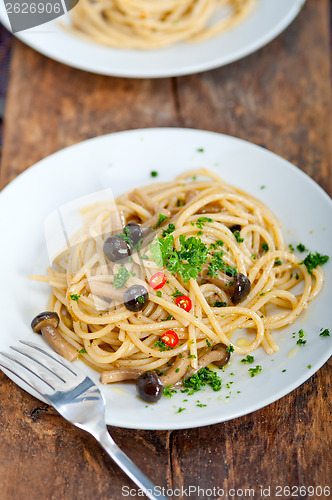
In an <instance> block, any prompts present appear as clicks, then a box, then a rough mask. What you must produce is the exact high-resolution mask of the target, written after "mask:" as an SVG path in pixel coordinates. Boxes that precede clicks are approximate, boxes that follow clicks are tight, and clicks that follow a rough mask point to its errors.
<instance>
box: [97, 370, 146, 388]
mask: <svg viewBox="0 0 332 500" xmlns="http://www.w3.org/2000/svg"><path fill="white" fill-rule="evenodd" d="M142 373H143V370H137V369H136V368H114V369H113V370H105V371H103V372H101V375H100V382H101V383H102V384H112V383H114V382H123V381H124V380H136V379H137V378H138V377H139V376H140V375H142Z"/></svg>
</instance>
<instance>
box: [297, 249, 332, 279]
mask: <svg viewBox="0 0 332 500" xmlns="http://www.w3.org/2000/svg"><path fill="white" fill-rule="evenodd" d="M328 260H329V256H328V255H321V254H320V253H318V252H316V253H315V254H312V253H311V252H309V253H308V255H307V256H306V258H305V259H304V260H303V261H302V262H300V264H304V265H305V266H306V268H307V269H308V273H309V274H312V271H313V269H316V267H317V266H322V265H323V264H325V262H327V261H328Z"/></svg>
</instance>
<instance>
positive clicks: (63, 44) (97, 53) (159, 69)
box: [0, 0, 305, 78]
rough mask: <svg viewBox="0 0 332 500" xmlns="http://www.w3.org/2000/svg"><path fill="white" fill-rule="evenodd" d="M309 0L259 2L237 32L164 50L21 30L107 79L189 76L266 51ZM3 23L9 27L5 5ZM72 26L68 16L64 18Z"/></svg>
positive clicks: (55, 26) (56, 31) (42, 29)
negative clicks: (113, 45)
mask: <svg viewBox="0 0 332 500" xmlns="http://www.w3.org/2000/svg"><path fill="white" fill-rule="evenodd" d="M304 3H305V0H258V5H257V7H256V9H255V10H254V12H253V13H252V15H250V17H248V18H247V19H246V20H245V21H244V22H243V23H242V24H240V25H238V26H237V27H236V28H234V29H233V30H230V31H228V32H225V33H222V34H221V35H219V36H217V37H215V38H212V39H211V40H207V41H205V42H202V43H199V44H191V43H181V44H178V45H174V46H172V47H168V48H165V49H161V50H152V51H137V50H117V49H112V48H109V47H104V46H102V45H98V44H94V43H90V42H86V41H84V40H81V39H79V38H77V37H75V36H73V35H71V34H70V33H67V32H66V31H64V30H63V29H62V28H61V27H60V26H59V19H56V20H54V21H51V22H49V23H47V24H44V25H42V26H37V27H36V28H31V29H29V30H26V31H21V32H20V33H18V34H17V37H18V38H19V39H20V40H22V42H24V43H26V44H27V45H29V46H30V47H32V48H33V49H35V50H37V51H38V52H41V53H42V54H44V55H46V56H48V57H51V58H52V59H55V60H56V61H59V62H62V63H64V64H68V65H69V66H73V67H74V68H79V69H83V70H86V71H91V72H93V73H101V74H103V75H111V76H124V77H130V78H160V77H170V76H179V75H188V74H192V73H198V72H200V71H206V70H209V69H212V68H217V67H219V66H223V65H225V64H228V63H230V62H233V61H236V60H237V59H241V58H242V57H244V56H246V55H248V54H251V53H252V52H254V51H255V50H257V49H259V48H260V47H262V46H264V45H265V44H267V43H268V42H270V41H271V40H273V38H275V37H276V36H277V35H279V33H281V32H282V31H283V30H284V29H285V28H286V27H287V26H288V25H289V24H290V23H291V22H292V20H293V19H294V18H295V17H296V15H297V14H298V12H299V11H300V9H301V8H302V6H303V4H304ZM0 20H1V22H2V23H3V24H4V25H5V26H6V27H7V28H8V27H9V22H8V16H7V13H6V11H5V7H4V2H0ZM61 21H62V22H65V23H67V24H69V15H65V16H62V17H61Z"/></svg>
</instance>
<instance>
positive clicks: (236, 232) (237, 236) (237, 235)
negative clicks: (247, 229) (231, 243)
mask: <svg viewBox="0 0 332 500" xmlns="http://www.w3.org/2000/svg"><path fill="white" fill-rule="evenodd" d="M233 234H234V236H235V239H236V241H237V242H238V243H242V242H243V241H244V239H243V238H241V236H240V231H234V233H233Z"/></svg>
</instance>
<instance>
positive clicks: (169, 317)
mask: <svg viewBox="0 0 332 500" xmlns="http://www.w3.org/2000/svg"><path fill="white" fill-rule="evenodd" d="M171 319H174V318H173V316H171V315H169V316H167V318H165V319H162V320H161V321H170V320H171Z"/></svg>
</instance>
